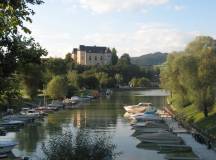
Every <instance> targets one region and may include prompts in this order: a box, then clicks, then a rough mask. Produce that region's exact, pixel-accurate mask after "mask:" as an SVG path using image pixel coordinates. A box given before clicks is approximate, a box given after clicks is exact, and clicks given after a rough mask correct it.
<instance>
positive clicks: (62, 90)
mask: <svg viewBox="0 0 216 160" xmlns="http://www.w3.org/2000/svg"><path fill="white" fill-rule="evenodd" d="M67 89H68V87H67V81H66V80H65V78H64V77H63V78H62V77H60V76H55V77H53V79H52V80H51V81H50V82H49V83H48V85H47V95H48V96H50V97H51V98H53V99H63V98H64V97H66V95H67Z"/></svg>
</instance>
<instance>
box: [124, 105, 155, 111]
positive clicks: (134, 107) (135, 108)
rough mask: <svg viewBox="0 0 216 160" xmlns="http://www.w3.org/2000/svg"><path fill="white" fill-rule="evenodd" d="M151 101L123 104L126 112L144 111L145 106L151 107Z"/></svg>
mask: <svg viewBox="0 0 216 160" xmlns="http://www.w3.org/2000/svg"><path fill="white" fill-rule="evenodd" d="M151 106H152V103H138V104H137V105H130V106H124V109H125V110H126V111H127V112H128V113H140V112H145V111H146V109H147V108H149V107H151Z"/></svg>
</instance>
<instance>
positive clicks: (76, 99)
mask: <svg viewBox="0 0 216 160" xmlns="http://www.w3.org/2000/svg"><path fill="white" fill-rule="evenodd" d="M70 100H71V102H72V103H78V102H80V101H81V99H80V97H79V96H73V97H71V99H70Z"/></svg>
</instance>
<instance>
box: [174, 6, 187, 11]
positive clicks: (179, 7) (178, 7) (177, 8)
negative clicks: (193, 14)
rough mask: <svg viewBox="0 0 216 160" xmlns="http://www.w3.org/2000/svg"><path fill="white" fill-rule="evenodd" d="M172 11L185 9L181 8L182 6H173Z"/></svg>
mask: <svg viewBox="0 0 216 160" xmlns="http://www.w3.org/2000/svg"><path fill="white" fill-rule="evenodd" d="M173 9H174V10H175V11H182V10H184V9H185V6H182V5H175V6H174V7H173Z"/></svg>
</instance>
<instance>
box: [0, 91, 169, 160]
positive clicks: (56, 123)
mask: <svg viewBox="0 0 216 160" xmlns="http://www.w3.org/2000/svg"><path fill="white" fill-rule="evenodd" d="M166 95H167V93H166V92H164V91H163V90H145V91H116V92H114V93H113V95H112V96H110V97H101V98H100V99H96V100H93V101H91V102H89V103H86V104H83V106H82V107H81V108H79V109H74V110H62V111H58V112H56V113H52V114H50V115H49V116H48V117H47V118H45V120H44V122H42V123H39V124H38V123H34V124H31V125H27V126H25V127H24V128H23V129H21V130H20V131H19V132H16V133H15V132H14V133H13V132H11V133H8V134H7V136H6V137H4V139H10V140H15V141H17V142H18V143H19V145H18V146H16V148H15V149H14V150H13V152H14V153H15V155H16V156H30V157H31V158H32V159H39V157H40V156H41V144H42V143H43V142H45V141H47V140H48V139H49V138H50V137H52V136H55V135H57V134H58V133H61V132H63V130H65V129H67V128H70V129H71V128H72V129H76V128H85V129H87V130H89V131H90V132H96V133H97V134H102V135H104V134H105V135H107V136H110V137H111V138H112V142H113V143H114V144H115V145H116V146H117V151H118V152H121V153H122V154H121V155H120V156H119V157H118V160H141V159H142V160H143V159H146V160H164V155H162V154H158V153H157V152H156V151H151V150H144V149H138V148H136V145H137V144H138V143H139V141H138V140H137V139H136V138H134V137H132V136H131V134H132V133H133V130H131V126H130V124H129V123H128V121H127V120H126V119H125V118H124V117H123V115H124V113H125V111H124V109H123V106H124V105H126V104H128V105H130V104H137V103H139V102H152V103H153V105H155V106H156V107H158V108H160V107H163V106H164V105H165V103H166V101H165V98H164V96H166ZM0 138H1V139H2V138H3V137H0Z"/></svg>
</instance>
